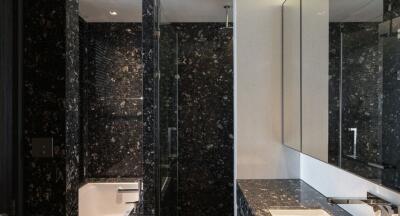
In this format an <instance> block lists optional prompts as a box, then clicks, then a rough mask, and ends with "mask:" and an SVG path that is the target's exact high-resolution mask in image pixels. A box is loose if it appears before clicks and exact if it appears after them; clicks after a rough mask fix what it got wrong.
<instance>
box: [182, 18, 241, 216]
mask: <svg viewBox="0 0 400 216" xmlns="http://www.w3.org/2000/svg"><path fill="white" fill-rule="evenodd" d="M175 28H176V32H177V33H178V47H179V55H178V56H179V65H178V73H179V84H178V89H179V90H178V99H179V103H178V105H179V115H178V118H179V121H178V128H179V129H178V131H179V132H178V142H179V150H178V161H179V163H178V164H179V165H178V176H179V181H178V197H179V199H178V206H179V211H180V212H179V213H180V215H227V216H228V215H233V41H232V37H233V35H232V30H230V29H225V28H223V24H216V23H204V24H203V23H201V24H199V23H192V24H191V23H185V24H175ZM216 191H218V192H217V193H216Z"/></svg>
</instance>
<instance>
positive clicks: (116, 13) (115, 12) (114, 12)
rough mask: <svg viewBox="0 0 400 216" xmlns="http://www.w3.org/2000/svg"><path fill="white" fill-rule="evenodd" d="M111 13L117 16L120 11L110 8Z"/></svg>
mask: <svg viewBox="0 0 400 216" xmlns="http://www.w3.org/2000/svg"><path fill="white" fill-rule="evenodd" d="M110 15H111V16H117V15H118V12H117V11H115V10H110Z"/></svg>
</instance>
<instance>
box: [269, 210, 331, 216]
mask: <svg viewBox="0 0 400 216" xmlns="http://www.w3.org/2000/svg"><path fill="white" fill-rule="evenodd" d="M269 212H270V213H271V214H272V216H330V214H328V213H327V212H326V211H324V210H322V209H287V210H284V209H276V210H269Z"/></svg>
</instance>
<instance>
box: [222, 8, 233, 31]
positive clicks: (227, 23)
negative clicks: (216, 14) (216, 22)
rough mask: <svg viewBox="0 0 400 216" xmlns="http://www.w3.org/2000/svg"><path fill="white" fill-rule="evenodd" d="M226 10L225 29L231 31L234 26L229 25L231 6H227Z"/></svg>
mask: <svg viewBox="0 0 400 216" xmlns="http://www.w3.org/2000/svg"><path fill="white" fill-rule="evenodd" d="M224 8H225V13H226V19H225V28H228V29H231V28H233V27H232V26H230V25H229V12H230V10H231V6H230V5H225V6H224Z"/></svg>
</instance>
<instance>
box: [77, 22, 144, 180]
mask: <svg viewBox="0 0 400 216" xmlns="http://www.w3.org/2000/svg"><path fill="white" fill-rule="evenodd" d="M80 26H81V29H80V30H81V32H80V33H81V38H80V45H81V46H80V48H81V53H80V54H81V58H80V60H81V79H80V80H81V91H80V93H81V103H80V106H81V107H80V108H81V109H80V115H81V121H82V144H83V147H84V148H83V149H84V154H83V155H84V158H83V163H84V168H85V171H86V172H85V178H105V177H109V178H116V177H121V178H122V177H141V176H142V173H143V169H142V136H143V126H142V125H143V121H142V117H143V115H142V114H143V107H142V106H143V103H142V96H143V93H142V92H143V91H142V88H143V85H142V82H143V79H142V68H143V67H142V56H141V41H142V27H141V24H140V23H86V22H85V21H83V20H82V19H81V20H80Z"/></svg>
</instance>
